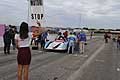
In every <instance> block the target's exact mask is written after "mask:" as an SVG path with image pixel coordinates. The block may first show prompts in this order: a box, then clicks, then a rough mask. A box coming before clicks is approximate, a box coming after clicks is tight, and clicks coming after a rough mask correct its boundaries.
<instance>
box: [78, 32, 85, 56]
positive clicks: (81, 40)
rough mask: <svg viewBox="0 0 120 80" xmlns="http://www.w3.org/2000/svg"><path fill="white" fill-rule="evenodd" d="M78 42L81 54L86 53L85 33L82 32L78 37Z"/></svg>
mask: <svg viewBox="0 0 120 80" xmlns="http://www.w3.org/2000/svg"><path fill="white" fill-rule="evenodd" d="M77 38H78V42H79V48H80V53H81V54H83V53H84V52H85V46H84V45H85V43H86V34H85V32H84V31H81V32H80V33H78V35H77Z"/></svg>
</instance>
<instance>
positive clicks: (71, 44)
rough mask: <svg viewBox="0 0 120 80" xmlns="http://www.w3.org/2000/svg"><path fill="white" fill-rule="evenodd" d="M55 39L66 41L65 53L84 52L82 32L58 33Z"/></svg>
mask: <svg viewBox="0 0 120 80" xmlns="http://www.w3.org/2000/svg"><path fill="white" fill-rule="evenodd" d="M57 39H63V40H64V41H68V49H67V53H75V51H78V52H79V53H81V54H83V53H84V52H85V48H84V47H85V46H84V45H85V44H86V34H85V32H84V31H83V30H82V31H81V32H79V33H76V32H73V31H70V32H68V31H65V32H64V33H61V32H59V33H58V37H57Z"/></svg>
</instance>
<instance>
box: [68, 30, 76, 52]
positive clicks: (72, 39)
mask: <svg viewBox="0 0 120 80" xmlns="http://www.w3.org/2000/svg"><path fill="white" fill-rule="evenodd" d="M76 39H77V38H76V36H75V35H74V34H73V33H72V32H70V35H69V36H68V53H70V49H71V48H72V53H74V49H75V42H76Z"/></svg>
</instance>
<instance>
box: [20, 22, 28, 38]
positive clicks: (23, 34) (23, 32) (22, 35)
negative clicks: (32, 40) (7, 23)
mask: <svg viewBox="0 0 120 80" xmlns="http://www.w3.org/2000/svg"><path fill="white" fill-rule="evenodd" d="M28 32H29V30H28V24H27V23H25V22H22V23H21V25H20V30H19V33H20V38H21V39H26V38H28Z"/></svg>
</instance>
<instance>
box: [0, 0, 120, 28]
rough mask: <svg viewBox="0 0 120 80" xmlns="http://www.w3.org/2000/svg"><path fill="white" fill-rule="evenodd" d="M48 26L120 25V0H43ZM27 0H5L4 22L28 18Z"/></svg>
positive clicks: (0, 6) (0, 9) (0, 19)
mask: <svg viewBox="0 0 120 80" xmlns="http://www.w3.org/2000/svg"><path fill="white" fill-rule="evenodd" d="M43 1H44V13H45V21H44V23H45V26H53V27H88V28H115V29H116V28H120V0H43ZM27 15H28V1H27V0H1V2H0V23H1V24H3V23H6V24H14V25H20V23H21V22H22V21H27V17H28V16H27Z"/></svg>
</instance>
